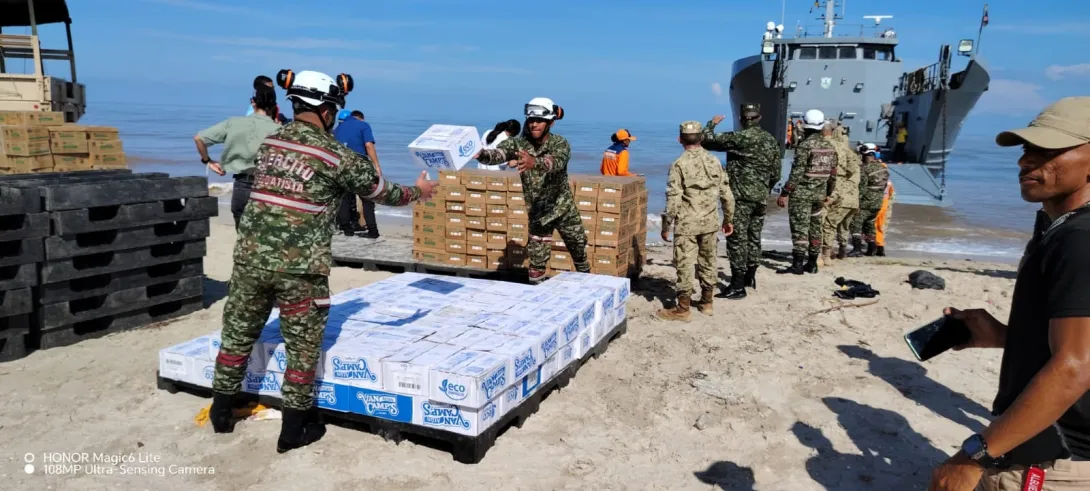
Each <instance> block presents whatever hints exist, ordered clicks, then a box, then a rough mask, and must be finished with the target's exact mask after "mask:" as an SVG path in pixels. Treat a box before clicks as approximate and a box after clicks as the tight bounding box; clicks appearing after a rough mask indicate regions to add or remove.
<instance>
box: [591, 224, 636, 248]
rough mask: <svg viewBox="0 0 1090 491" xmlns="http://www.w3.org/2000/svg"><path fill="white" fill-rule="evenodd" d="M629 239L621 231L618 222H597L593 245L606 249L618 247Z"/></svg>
mask: <svg viewBox="0 0 1090 491" xmlns="http://www.w3.org/2000/svg"><path fill="white" fill-rule="evenodd" d="M629 237H631V235H627V236H626V234H625V233H624V231H623V230H622V229H621V225H620V222H619V221H618V222H603V221H600V218H599V222H598V229H597V230H595V231H594V245H598V246H606V247H619V246H620V245H621V243H622V241H624V239H626V238H629Z"/></svg>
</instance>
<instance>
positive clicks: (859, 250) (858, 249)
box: [848, 237, 863, 257]
mask: <svg viewBox="0 0 1090 491" xmlns="http://www.w3.org/2000/svg"><path fill="white" fill-rule="evenodd" d="M848 257H863V239H860V238H858V237H853V238H852V250H851V252H849V253H848Z"/></svg>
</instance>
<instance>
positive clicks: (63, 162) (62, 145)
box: [0, 111, 126, 174]
mask: <svg viewBox="0 0 1090 491" xmlns="http://www.w3.org/2000/svg"><path fill="white" fill-rule="evenodd" d="M0 147H2V151H3V155H0V174H29V173H42V172H72V171H85V170H102V169H124V168H125V167H126V165H125V153H124V149H123V148H122V145H121V138H120V137H119V135H118V131H117V128H113V127H109V126H84V125H76V124H68V123H65V122H64V115H63V114H62V113H59V112H30V111H0Z"/></svg>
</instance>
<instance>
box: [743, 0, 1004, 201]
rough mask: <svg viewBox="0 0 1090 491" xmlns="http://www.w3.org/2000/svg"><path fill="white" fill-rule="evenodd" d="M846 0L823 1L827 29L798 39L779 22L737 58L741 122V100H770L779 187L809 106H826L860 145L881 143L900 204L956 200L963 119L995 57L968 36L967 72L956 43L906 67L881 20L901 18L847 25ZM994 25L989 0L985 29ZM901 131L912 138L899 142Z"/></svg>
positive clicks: (765, 116)
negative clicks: (984, 55) (988, 59)
mask: <svg viewBox="0 0 1090 491" xmlns="http://www.w3.org/2000/svg"><path fill="white" fill-rule="evenodd" d="M839 4H840V2H836V1H835V0H829V1H826V2H824V4H821V3H820V2H815V6H816V7H818V8H822V7H823V8H824V12H823V14H822V15H821V16H820V17H819V18H820V19H821V20H822V21H824V22H823V24H822V26H821V28H820V34H819V32H818V31H817V30H816V29H814V31H810V30H807V28H806V27H805V26H799V27H798V28H797V32H796V36H795V37H794V38H786V37H783V26H782V25H780V26H775V25H774V24H773V23H771V22H770V23H769V25H768V29H767V31H766V32H765V34H764V36H763V40H762V43H761V54H759V55H755V56H749V57H746V58H742V59H739V60H737V61H735V62H734V66H733V70H732V71H733V73H732V75H731V81H730V99H731V105H732V106H733V108H734V111H735V113H734V122H735V127H736V128H740V125H739V117H740V114H739V113H738V108H739V106H740V105H741V104H743V103H754V102H755V103H759V104H760V105H761V113H762V120H761V126H762V127H764V129H766V130H768V131H769V132H770V133H772V135H773V136H775V137H776V138H777V139H778V140H779V142H780V146H781V149H782V150H783V151H784V160H783V166H784V167H783V181H781V182H780V183H779V184H778V185H777V187H776V190H777V192H778V190H779V188H780V186H782V185H783V182H785V181H786V179H787V176H788V174H789V172H790V169H791V159H792V157H793V152H792V150H791V147H792V141H791V140H793V139H797V138H798V136H799V128H797V127H793V126H794V125H795V123H796V121H801V120H802V118H803V115H804V114H805V113H806V111H807V110H809V109H820V110H821V111H822V112H824V113H825V117H826V118H827V119H829V120H832V121H838V122H840V123H841V125H842V126H843V127H844V128H845V130H846V131H847V133H848V137H849V139H850V140H851V141H852V143H853V146H855V145H858V144H860V143H874V144H877V145H878V146H879V148H880V149H881V151H882V160H883V161H885V162H886V163H887V164H888V165H889V169H890V176H891V180H892V181H893V185H894V189H895V201H896V202H897V203H906V204H917V205H929V206H949V205H950V199H949V198H948V197H947V196H946V164H947V160H948V159H949V156H950V153H951V152H952V151H953V148H954V142H955V141H956V140H957V137H958V133H959V131H960V130H961V124H962V122H963V121H964V120H965V117H966V116H967V115H968V114H969V111H971V110H972V109H973V106H975V105H976V103H977V100H979V99H980V96H981V95H982V94H983V93H984V91H986V90H988V83H989V81H990V76H989V75H988V69H987V65H986V64H985V63H984V62H983V60H981V59H980V58H979V57H978V56H977V53H976V52H975V51H974V46H973V41H972V40H969V39H964V40H961V41H960V42H959V44H958V47H957V50H956V52H957V54H958V55H961V56H964V57H967V58H968V60H967V63H966V65H965V68H964V69H963V70H961V71H959V72H956V73H952V72H951V68H950V65H951V62H952V61H953V60H952V58H953V54H954V53H953V50H951V47H950V45H943V46H941V47H940V49H939V58H938V62H936V63H934V64H932V65H929V66H926V67H922V68H918V69H914V70H911V71H905V70H904V67H903V66H902V62H901V60H900V58H898V57H897V44H898V39H897V34H896V32H895V31H894V30H893V29H892V28H888V27H884V26H880V24H881V22H882V20H883V19H889V18H891V17H892V16H889V15H872V16H864V19H870V20H873V21H874V24H873V25H870V26H855V27H854V28H853V27H848V26H843V27H841V29H840V31H838V30H837V27H838V26H837V25H836V21H837V20H840V19H843V9H842V10H841V14H837V13H836V7H837V5H839ZM986 24H987V6H985V10H984V17H983V18H982V20H981V26H980V27H981V29H983V27H984V26H985V25H986ZM977 43H978V44H979V34H978V39H977ZM902 128H903V130H902ZM904 131H907V134H905V133H904ZM899 133H900V134H901V136H902V137H903V139H904V140H905V141H904V143H903V145H898V136H899V135H898V134H899Z"/></svg>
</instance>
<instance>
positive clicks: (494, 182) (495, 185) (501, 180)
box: [485, 171, 507, 192]
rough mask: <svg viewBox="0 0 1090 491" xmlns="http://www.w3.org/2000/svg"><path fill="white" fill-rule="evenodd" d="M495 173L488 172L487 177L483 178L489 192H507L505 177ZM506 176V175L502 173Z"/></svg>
mask: <svg viewBox="0 0 1090 491" xmlns="http://www.w3.org/2000/svg"><path fill="white" fill-rule="evenodd" d="M496 174H497V172H496V171H489V175H488V176H486V177H485V182H486V183H487V186H486V187H487V188H488V190H489V191H504V192H506V191H507V176H506V175H502V174H501V175H496ZM504 174H506V173H504Z"/></svg>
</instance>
